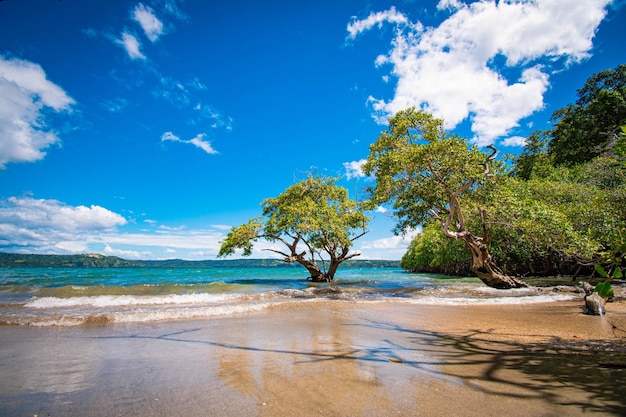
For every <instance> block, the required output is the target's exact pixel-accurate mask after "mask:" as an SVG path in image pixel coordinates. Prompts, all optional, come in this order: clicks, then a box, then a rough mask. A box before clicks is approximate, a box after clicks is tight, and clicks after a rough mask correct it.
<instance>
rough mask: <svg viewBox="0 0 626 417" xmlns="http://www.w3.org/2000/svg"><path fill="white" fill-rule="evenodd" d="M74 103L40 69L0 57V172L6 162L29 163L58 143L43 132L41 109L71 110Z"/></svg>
mask: <svg viewBox="0 0 626 417" xmlns="http://www.w3.org/2000/svg"><path fill="white" fill-rule="evenodd" d="M73 104H74V100H73V99H72V98H71V97H69V96H68V95H67V93H66V92H65V91H64V90H63V89H62V88H61V87H59V86H58V85H56V84H54V83H52V82H50V81H49V80H48V79H47V77H46V73H45V72H44V70H43V69H42V68H41V66H39V65H37V64H34V63H32V62H29V61H24V60H20V59H6V58H4V57H3V56H1V55H0V169H4V168H6V164H7V163H9V162H33V161H37V160H40V159H42V158H43V157H44V156H45V155H46V153H45V152H44V151H43V150H44V149H46V148H48V147H49V146H51V145H53V144H56V143H58V142H59V138H58V137H57V135H56V133H55V132H53V131H50V130H47V126H46V120H45V119H46V118H45V115H44V109H45V108H50V109H52V110H54V111H55V112H60V111H63V110H71V106H72V105H73Z"/></svg>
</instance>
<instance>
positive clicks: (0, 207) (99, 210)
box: [0, 197, 126, 251]
mask: <svg viewBox="0 0 626 417" xmlns="http://www.w3.org/2000/svg"><path fill="white" fill-rule="evenodd" d="M125 224H126V219H125V218H124V217H122V216H121V215H119V214H117V213H114V212H112V211H110V210H108V209H106V208H104V207H100V206H95V205H92V206H90V207H86V206H70V205H67V204H64V203H62V202H60V201H57V200H45V199H34V198H31V197H10V198H8V199H6V200H0V245H1V246H5V247H6V246H10V247H29V248H31V250H33V251H37V250H38V249H40V250H53V249H54V248H58V249H63V250H71V251H74V250H83V249H84V248H86V242H87V241H88V240H89V239H91V238H90V237H89V236H91V235H94V234H99V233H104V232H110V231H113V230H115V229H116V228H117V227H118V226H123V225H125Z"/></svg>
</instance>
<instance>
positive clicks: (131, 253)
mask: <svg viewBox="0 0 626 417" xmlns="http://www.w3.org/2000/svg"><path fill="white" fill-rule="evenodd" d="M103 253H104V254H105V255H107V256H117V257H119V258H123V259H149V258H151V257H152V252H150V251H136V250H124V249H116V248H112V247H111V246H110V245H106V246H105V247H104V250H103Z"/></svg>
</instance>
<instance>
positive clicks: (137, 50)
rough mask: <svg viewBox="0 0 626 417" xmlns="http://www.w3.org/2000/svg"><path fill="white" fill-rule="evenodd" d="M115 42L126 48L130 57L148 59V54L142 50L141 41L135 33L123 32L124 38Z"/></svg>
mask: <svg viewBox="0 0 626 417" xmlns="http://www.w3.org/2000/svg"><path fill="white" fill-rule="evenodd" d="M115 42H116V43H117V44H118V45H121V46H122V47H123V48H124V49H125V50H126V53H127V54H128V56H129V57H130V59H142V60H143V59H146V56H145V55H144V54H143V53H142V52H141V43H140V42H139V40H138V39H137V38H136V37H135V36H134V35H131V34H130V33H128V32H122V38H121V39H117V40H116V41H115Z"/></svg>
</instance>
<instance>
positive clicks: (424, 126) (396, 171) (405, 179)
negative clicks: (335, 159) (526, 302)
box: [364, 108, 527, 289]
mask: <svg viewBox="0 0 626 417" xmlns="http://www.w3.org/2000/svg"><path fill="white" fill-rule="evenodd" d="M492 151H493V152H492V153H490V154H485V153H482V152H480V151H479V150H478V149H477V148H476V147H474V146H472V147H469V146H468V143H467V141H466V140H464V139H462V138H460V137H458V136H455V135H450V134H448V133H447V132H446V131H444V129H443V121H442V120H439V119H436V118H434V117H433V116H432V115H430V114H428V113H425V112H423V111H417V110H415V109H414V108H410V109H407V110H403V111H400V112H398V113H397V114H396V115H395V116H393V117H391V118H390V120H389V128H388V130H387V131H384V132H382V133H381V134H380V136H379V137H378V140H377V141H376V142H375V143H374V144H372V145H371V146H370V155H369V157H368V160H367V163H366V164H365V165H364V171H365V173H366V174H368V175H371V174H373V175H374V176H375V178H376V185H375V187H374V188H373V190H372V200H371V201H372V203H373V204H383V203H385V202H389V201H392V202H393V203H394V211H395V214H396V215H397V216H398V223H397V225H396V230H395V232H396V233H401V232H402V231H404V230H406V229H407V228H414V227H417V226H418V225H420V224H425V223H428V221H429V220H432V219H434V220H436V221H437V222H438V223H439V224H440V226H441V231H442V232H443V234H444V235H445V236H447V237H449V238H453V239H460V240H462V241H463V242H464V243H465V246H466V247H467V248H468V249H469V250H470V253H471V255H472V264H471V270H472V271H473V272H474V273H475V274H476V275H477V276H478V277H479V278H480V279H481V280H482V281H483V282H484V283H485V284H487V285H488V286H490V287H493V288H501V289H505V288H518V287H525V286H527V284H526V283H524V282H523V281H520V280H519V279H516V278H514V277H509V276H506V275H504V274H503V273H502V272H501V271H500V270H499V269H498V268H497V266H496V265H495V262H494V260H493V258H492V256H491V254H490V253H489V247H488V245H487V244H486V243H485V242H484V239H483V237H480V236H477V235H475V234H474V233H472V232H470V231H469V230H468V229H467V224H466V221H465V217H464V212H463V204H462V199H463V198H464V197H465V196H466V195H467V194H468V193H471V192H472V191H473V190H474V189H475V188H476V187H479V186H480V185H481V183H482V182H483V181H485V180H486V179H488V178H489V176H490V175H491V165H492V162H493V158H494V157H495V154H496V152H495V148H492ZM481 214H482V215H481V218H483V219H484V217H485V216H484V212H481ZM483 226H484V223H483ZM484 229H485V228H484V227H483V230H484Z"/></svg>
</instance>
